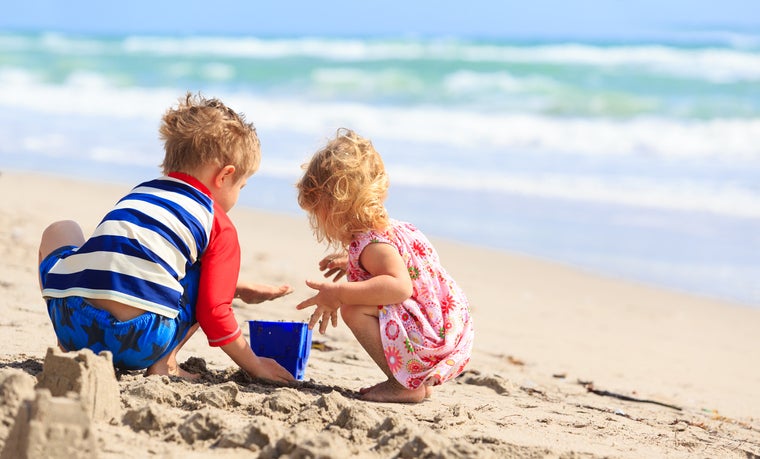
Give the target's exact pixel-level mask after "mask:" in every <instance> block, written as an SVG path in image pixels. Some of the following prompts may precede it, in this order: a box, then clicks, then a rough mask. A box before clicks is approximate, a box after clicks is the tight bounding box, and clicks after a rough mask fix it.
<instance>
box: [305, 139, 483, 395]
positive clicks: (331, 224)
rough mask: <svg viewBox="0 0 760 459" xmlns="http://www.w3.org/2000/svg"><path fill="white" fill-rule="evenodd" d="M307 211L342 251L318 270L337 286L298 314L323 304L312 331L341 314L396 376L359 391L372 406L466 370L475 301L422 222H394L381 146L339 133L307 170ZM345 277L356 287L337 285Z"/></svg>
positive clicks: (321, 289)
mask: <svg viewBox="0 0 760 459" xmlns="http://www.w3.org/2000/svg"><path fill="white" fill-rule="evenodd" d="M297 187H298V204H299V205H300V206H301V208H303V209H304V210H305V211H306V212H307V213H308V215H309V221H310V223H311V226H312V229H313V230H314V234H315V236H316V237H317V240H318V241H320V242H322V241H323V240H326V241H327V242H328V243H329V244H330V245H331V246H334V247H339V248H341V249H343V252H342V254H340V255H331V256H328V257H326V258H325V259H323V260H322V261H321V262H320V263H319V268H320V270H322V271H326V273H325V277H330V276H332V275H334V276H335V277H334V278H333V282H313V281H306V284H307V285H308V286H309V287H311V288H313V289H315V290H317V291H318V293H317V294H316V295H314V296H313V297H311V298H309V299H307V300H305V301H302V302H301V303H300V304H299V305H298V306H296V308H297V309H304V308H307V307H310V306H316V309H315V310H314V314H312V316H311V319H310V321H309V328H313V327H314V326H315V325H316V324H317V322H319V324H320V327H319V331H320V333H323V334H324V333H325V331H326V329H327V324H328V321H330V322H332V324H333V326H337V324H338V316H337V311H338V310H340V314H341V316H342V317H343V321H344V322H345V323H346V325H348V327H349V328H350V329H351V331H352V332H353V334H354V336H355V337H356V339H357V340H358V341H359V343H360V344H361V345H362V347H364V349H365V350H366V351H367V353H368V354H369V355H370V357H372V359H373V360H374V361H375V363H377V365H378V366H379V367H380V369H381V370H382V371H383V373H385V375H386V376H387V378H388V379H387V380H386V381H383V382H381V383H379V384H376V385H374V386H372V387H367V388H363V389H361V390H360V391H359V392H360V394H361V396H362V398H363V399H364V400H372V401H382V402H419V401H422V400H423V399H424V398H426V397H428V396H429V395H430V386H433V385H437V384H441V383H443V382H444V381H447V380H449V379H451V378H453V377H455V376H457V375H458V374H460V373H461V372H462V370H463V369H464V367H465V365H466V364H467V362H468V361H469V359H470V353H471V351H472V342H473V336H474V331H473V324H472V318H471V317H470V311H469V305H468V302H467V298H466V297H465V295H464V293H463V292H462V290H461V289H460V288H459V287H458V286H457V284H456V283H455V282H454V280H453V279H452V278H451V277H450V276H449V275H448V274H447V273H446V271H445V270H444V269H443V267H442V266H441V264H440V261H439V259H438V255H437V253H436V252H435V250H434V249H433V247H432V245H431V244H430V242H429V241H428V240H427V238H425V236H424V235H423V234H422V233H421V232H420V231H419V230H417V229H416V228H415V227H414V226H413V225H411V224H409V223H404V222H400V221H396V220H393V219H391V218H389V217H388V214H387V212H386V210H385V206H384V204H383V203H384V201H385V197H386V195H387V190H388V176H387V175H386V173H385V167H384V166H383V161H382V159H381V158H380V155H379V154H378V153H377V151H375V149H374V148H373V146H372V143H371V142H370V141H369V140H367V139H364V138H362V137H360V136H359V135H357V134H356V133H354V132H353V131H350V130H347V129H339V130H338V133H337V136H336V137H335V138H334V139H332V140H331V141H330V142H328V144H327V145H326V146H325V147H324V148H323V149H322V150H320V151H318V152H317V153H316V154H315V155H314V157H313V158H312V159H311V161H310V162H309V164H308V165H306V166H305V173H304V176H303V178H301V180H300V181H299V182H298V184H297ZM343 274H346V276H347V279H348V283H336V282H337V281H338V280H339V279H340V278H341V277H342V276H343Z"/></svg>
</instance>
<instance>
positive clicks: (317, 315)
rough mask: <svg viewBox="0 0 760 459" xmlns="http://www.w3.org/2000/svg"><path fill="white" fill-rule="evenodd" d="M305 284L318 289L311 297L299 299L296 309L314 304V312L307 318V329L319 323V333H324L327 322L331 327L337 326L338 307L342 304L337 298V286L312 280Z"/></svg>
mask: <svg viewBox="0 0 760 459" xmlns="http://www.w3.org/2000/svg"><path fill="white" fill-rule="evenodd" d="M306 285H308V286H309V287H311V288H313V289H315V290H318V293H317V294H316V295H314V296H313V297H311V298H308V299H306V300H303V301H301V302H300V303H299V304H298V305H297V306H296V309H299V310H300V309H306V308H308V307H309V306H316V307H317V308H316V309H315V310H314V313H313V314H312V315H311V317H310V318H309V330H311V329H313V328H314V326H315V325H316V324H317V323H319V333H321V334H323V335H324V334H325V332H326V331H327V325H328V323H332V325H333V327H337V326H338V309H340V307H341V306H342V304H341V302H340V299H339V298H338V289H339V286H337V285H334V284H332V283H326V282H314V281H310V280H307V281H306Z"/></svg>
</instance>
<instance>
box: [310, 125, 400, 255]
mask: <svg viewBox="0 0 760 459" xmlns="http://www.w3.org/2000/svg"><path fill="white" fill-rule="evenodd" d="M303 168H304V170H305V172H304V175H303V177H302V178H301V180H300V181H299V182H298V183H297V185H296V187H297V188H298V205H300V206H301V208H302V209H304V210H305V211H306V212H307V213H308V215H309V223H310V224H311V227H312V229H313V230H314V235H315V236H316V237H317V240H318V241H320V242H322V241H324V240H326V241H327V242H328V243H329V244H330V245H332V246H339V247H340V246H342V247H347V246H348V245H349V244H350V243H351V238H352V235H353V234H354V233H356V232H364V231H368V230H372V229H383V228H385V227H387V226H388V213H387V212H386V210H385V206H384V205H383V202H384V201H385V197H386V195H387V191H388V175H387V174H386V172H385V166H384V165H383V160H382V158H381V157H380V154H379V153H378V152H377V151H375V148H374V147H373V146H372V143H371V142H370V141H369V140H367V139H365V138H363V137H361V136H359V135H358V134H356V133H355V132H354V131H352V130H350V129H345V128H340V129H338V132H337V135H336V136H335V138H334V139H332V140H330V141H329V142H328V143H327V145H326V146H325V147H324V148H322V149H321V150H319V151H318V152H317V153H315V154H314V156H313V157H312V158H311V161H309V163H308V164H304V166H303Z"/></svg>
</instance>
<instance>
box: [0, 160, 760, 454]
mask: <svg viewBox="0 0 760 459" xmlns="http://www.w3.org/2000/svg"><path fill="white" fill-rule="evenodd" d="M1 172H2V173H1V174H0V193H2V194H3V195H4V196H6V199H4V200H3V202H2V203H1V204H0V224H1V226H0V228H2V230H1V231H2V232H1V233H0V241H2V245H1V246H0V247H2V251H3V255H4V257H3V258H4V260H5V261H4V263H2V264H0V280H2V283H0V290H1V291H2V292H3V293H4V295H3V299H2V300H0V301H2V306H3V311H4V315H5V317H3V318H2V319H0V324H1V325H2V330H3V336H4V338H5V339H4V342H5V343H7V344H6V345H5V346H4V348H3V351H2V353H0V370H4V371H7V370H8V369H9V368H17V367H14V362H19V361H23V360H25V359H32V360H41V359H42V358H43V357H44V356H45V352H46V350H47V348H48V347H50V346H52V345H54V344H55V340H54V335H53V332H52V327H51V326H50V324H49V320H48V318H47V313H46V312H45V311H44V303H43V302H42V299H41V298H40V296H39V290H38V288H37V285H36V266H35V265H36V250H37V244H38V240H39V235H40V234H41V231H42V229H44V227H45V226H46V225H47V224H48V223H50V222H52V221H54V220H58V219H63V218H72V219H75V220H78V221H80V222H81V223H82V226H83V229H84V230H85V233H87V232H88V231H91V230H92V229H93V228H94V226H95V225H96V224H97V222H98V221H99V219H100V218H101V217H102V215H103V214H104V213H105V212H106V211H107V210H108V209H109V208H110V206H111V205H112V204H113V202H115V200H116V199H118V198H119V197H121V195H122V194H123V193H124V192H126V191H128V189H129V188H130V187H129V186H128V185H121V184H118V185H115V184H102V183H95V182H86V181H81V180H69V179H65V178H59V177H52V176H48V175H44V174H34V173H17V172H6V171H1ZM252 186H254V187H255V183H254V184H253V185H252ZM230 215H231V218H232V220H233V222H235V224H236V226H237V228H238V232H239V236H240V239H241V246H242V251H243V253H242V260H243V261H242V266H241V277H245V278H247V279H251V280H253V281H256V282H263V283H272V284H277V283H289V284H291V285H292V286H293V287H294V289H295V291H294V293H293V294H291V295H289V296H287V297H284V298H282V299H279V300H275V301H273V302H270V303H267V304H262V305H244V304H236V305H235V312H236V315H237V317H238V320H239V321H240V322H241V324H242V323H243V322H244V321H246V320H253V319H260V320H304V319H305V318H306V317H307V316H308V313H307V312H304V311H296V310H295V308H294V306H295V304H297V303H298V302H299V301H300V300H301V299H303V298H305V297H306V296H307V295H309V293H310V289H308V288H307V287H306V286H305V285H304V280H305V279H307V278H308V279H318V278H320V277H321V273H320V272H319V271H318V269H317V261H318V260H319V259H320V258H321V257H322V256H323V255H324V254H325V250H324V248H323V247H320V246H318V245H317V244H316V241H315V240H314V238H313V236H312V235H311V232H310V230H309V228H308V225H307V222H306V218H305V217H304V218H300V219H299V218H297V217H292V216H290V215H279V214H276V213H272V212H264V211H259V210H255V209H250V208H243V207H235V208H234V209H233V210H232V211H231V212H230ZM431 240H432V242H433V244H434V245H435V247H436V249H437V250H438V252H439V255H440V257H441V260H442V262H443V264H444V266H445V267H446V269H447V270H448V271H449V272H450V273H451V274H452V276H453V277H454V278H455V279H456V280H457V282H458V283H459V284H460V285H461V286H462V288H463V289H464V290H465V292H466V293H467V295H468V297H469V300H470V304H471V307H472V312H473V317H474V320H475V327H476V338H475V349H474V351H473V358H472V361H471V363H470V364H469V366H468V367H467V369H466V371H465V373H464V374H463V375H462V376H461V377H459V378H456V380H455V381H452V382H451V384H449V383H447V384H444V385H443V386H440V388H436V391H435V393H434V397H433V399H432V400H430V401H427V402H424V403H422V404H419V405H414V406H406V405H389V404H371V403H365V402H359V401H356V400H352V399H351V398H350V397H349V402H347V405H346V406H347V407H348V408H350V409H353V410H356V412H357V413H360V414H361V416H365V417H362V419H365V420H366V419H370V420H372V422H370V421H367V424H368V426H365V427H357V429H359V430H358V431H357V432H360V433H361V435H360V437H361V438H360V439H357V440H356V442H358V443H357V444H358V445H359V446H357V448H359V449H358V450H357V451H356V454H358V455H359V456H361V457H378V456H374V455H373V453H371V451H372V448H373V445H375V446H377V445H376V443H373V442H375V441H377V439H375V440H373V439H372V437H371V435H369V432H371V431H372V429H373V428H375V425H376V423H380V422H381V421H382V419H383V418H385V417H392V418H394V419H395V418H398V419H407V420H408V421H409V422H410V423H415V424H417V425H418V428H419V429H421V430H420V431H419V432H421V433H419V435H420V436H421V438H427V439H432V438H439V436H440V437H442V438H444V439H446V440H447V441H448V442H450V444H452V445H460V443H461V442H463V441H466V442H467V443H469V444H470V446H471V447H473V448H476V449H475V450H474V452H475V453H477V454H479V455H481V456H482V457H499V456H503V455H504V454H506V452H509V451H512V454H513V455H516V454H517V451H523V452H529V451H533V452H535V451H542V452H543V453H544V454H543V456H550V457H554V456H559V455H562V454H569V453H576V454H582V455H588V457H604V456H611V457H647V456H648V457H652V456H655V457H662V456H669V457H689V456H690V455H692V454H694V453H696V452H700V453H701V454H702V455H703V456H713V457H715V456H728V457H747V454H750V453H751V454H755V455H760V413H758V412H757V408H756V407H758V406H760V393H758V391H757V388H758V387H760V368H758V366H757V365H756V362H758V361H760V348H759V347H758V346H757V343H756V338H755V337H756V333H757V330H758V329H759V327H760V310H758V309H757V308H753V307H751V306H745V305H742V304H737V303H731V302H727V301H716V300H712V299H708V298H702V297H697V296H693V295H689V294H684V293H680V292H674V291H668V290H664V289H661V288H655V287H650V286H647V285H641V284H638V283H634V282H629V281H625V280H619V279H611V278H604V277H600V276H598V275H594V274H590V273H588V272H585V271H583V270H580V269H577V268H573V267H569V266H565V265H561V264H557V263H553V262H548V261H544V260H539V259H536V258H532V257H530V256H525V255H520V254H513V253H506V252H503V251H498V250H491V249H488V248H483V247H476V246H471V245H467V244H462V243H457V242H452V241H448V240H443V239H438V238H435V237H431ZM244 333H246V332H245V328H244ZM246 336H247V333H246ZM314 338H315V340H317V341H320V342H323V343H324V344H326V346H327V347H329V348H331V349H332V350H330V351H319V350H313V351H312V353H311V357H310V360H309V364H308V367H307V370H306V379H307V380H309V381H313V382H312V383H310V384H312V386H313V387H312V386H309V385H304V387H302V388H301V389H291V388H283V389H272V391H273V392H271V393H273V394H279V395H278V397H279V398H278V399H279V400H290V401H292V403H293V404H294V405H293V408H292V409H293V410H295V411H296V412H305V410H307V407H308V406H311V405H312V404H313V403H314V402H315V400H316V399H318V398H319V397H320V396H323V397H324V396H326V395H325V392H326V391H328V390H330V388H332V387H339V388H341V390H343V391H345V393H346V394H348V395H349V396H350V394H351V393H352V391H355V390H358V388H359V387H362V386H364V385H367V384H368V383H372V382H377V381H378V380H379V379H380V378H381V373H380V371H379V369H377V368H376V367H375V366H374V365H373V364H372V363H371V362H370V361H369V357H367V356H366V354H365V353H364V352H363V350H362V349H361V348H360V347H359V345H358V344H357V343H356V342H355V340H354V339H353V337H352V336H351V334H350V332H349V331H348V330H347V329H346V327H345V326H343V324H340V325H339V327H338V328H336V329H332V328H331V329H330V330H329V332H328V334H327V335H325V336H322V335H319V334H315V335H314ZM189 357H195V358H201V359H203V360H204V361H205V364H206V365H207V367H208V369H209V371H216V372H222V373H224V372H225V371H229V369H230V368H232V367H234V364H233V363H232V362H231V361H230V360H229V358H227V356H226V355H224V353H222V352H221V351H219V350H218V349H212V348H209V346H208V345H207V343H206V341H205V336H203V334H202V333H197V334H196V335H195V336H193V337H192V338H191V340H190V341H189V342H188V344H187V346H186V347H185V348H184V349H183V350H182V351H181V352H180V355H179V361H180V362H184V361H185V360H186V359H187V358H189ZM141 378H142V377H141V376H140V377H137V376H135V377H134V378H133V377H131V376H130V377H128V378H127V379H126V380H125V381H121V382H120V384H121V386H122V404H123V405H127V404H132V405H137V404H139V403H141V401H142V399H141V398H140V397H138V396H136V395H135V394H133V393H131V392H130V391H129V387H131V386H130V385H133V384H137V381H138V380H140V379H141ZM142 379H144V380H146V381H147V380H150V379H151V378H142ZM235 381H237V380H235V379H232V382H235ZM589 382H591V383H593V387H594V388H596V389H598V391H599V392H603V391H606V392H608V393H614V394H620V395H624V396H626V397H629V399H639V400H653V401H657V402H660V403H661V404H666V405H674V406H677V407H679V408H680V411H678V410H674V409H672V408H668V407H666V406H663V405H656V404H651V403H641V402H636V401H632V400H627V401H626V400H622V399H618V398H611V397H608V396H600V395H598V393H595V392H591V391H589V388H588V385H587V384H582V383H589ZM225 384H230V381H229V380H228V381H227V382H225ZM237 384H238V385H239V384H240V383H239V382H238V383H237ZM315 385H316V386H315ZM217 386H219V384H209V385H208V388H209V390H212V389H214V388H216V387H217ZM169 387H170V388H172V389H170V390H174V391H175V392H177V393H180V394H181V393H182V390H183V389H182V388H183V387H185V383H179V382H170V383H169ZM242 387H243V388H245V386H242ZM314 387H318V388H319V390H323V392H322V393H316V394H315V393H313V391H314V390H316V389H314ZM310 388H311V389H310ZM310 390H311V391H312V392H310ZM243 392H246V393H248V392H251V390H247V391H243ZM253 392H254V393H260V392H264V393H268V392H267V390H265V389H255V390H253ZM317 392H318V391H317ZM248 396H251V395H250V394H249V395H248ZM248 396H246V397H248ZM240 397H241V398H245V397H244V396H243V395H240ZM283 397H284V398H283ZM245 400H247V401H246V402H245V403H243V408H237V407H227V408H226V410H227V411H226V412H228V413H229V415H230V421H229V422H233V421H234V422H237V423H245V422H250V419H248V418H250V416H251V414H250V413H251V412H252V411H251V410H252V408H251V407H250V406H252V405H256V404H260V403H261V400H260V399H255V400H252V401H251V400H249V399H247V398H245ZM152 402H153V403H156V401H155V400H153V401H152ZM283 403H285V402H283ZM288 403H290V402H288ZM159 404H160V403H159ZM173 408H174V409H176V410H177V412H176V413H174V412H173V414H172V416H174V417H175V418H176V419H177V420H182V419H184V418H183V416H188V412H189V411H192V410H191V409H190V408H187V409H184V408H182V407H173ZM348 408H347V409H348ZM196 409H197V406H196ZM204 409H205V408H204ZM299 410H300V411H299ZM246 413H248V414H247V416H248V417H246ZM462 413H469V414H468V415H465V414H462ZM620 413H623V414H620ZM361 416H360V417H361ZM272 417H273V418H275V419H277V420H278V421H277V422H278V423H281V424H282V425H280V424H277V425H276V426H274V427H272V428H273V429H274V430H276V431H278V432H281V434H282V435H285V432H286V431H287V430H288V429H292V428H294V427H295V426H296V425H297V424H298V422H299V420H300V418H298V417H297V416H296V417H294V416H290V417H288V416H285V415H284V414H283V413H281V412H277V413H276V414H275V415H273V416H272ZM376 418H377V419H376ZM247 419H248V420H247ZM431 419H437V421H430V420H431ZM333 421H334V419H333ZM177 422H179V421H177ZM326 422H327V421H326ZM404 422H406V421H404ZM431 422H432V424H433V426H432V427H431ZM328 424H329V423H327V424H326V425H328ZM370 424H371V425H370ZM236 425H237V424H236ZM420 426H422V427H420ZM426 426H427V427H426ZM108 429H111V430H108ZM122 429H124V430H123V431H122ZM314 429H316V430H318V431H319V432H318V435H320V436H324V435H329V429H327V427H325V426H323V427H321V428H320V427H318V426H317V427H314ZM320 429H323V430H320ZM114 431H115V432H117V433H114ZM104 432H105V433H103V434H104V435H106V434H107V435H111V436H115V437H116V438H115V441H117V443H118V442H119V441H120V442H122V443H124V444H130V442H137V443H136V445H138V447H144V448H148V447H155V445H154V443H153V442H155V441H157V440H156V437H157V435H158V434H155V432H154V434H155V435H153V434H151V433H150V432H148V433H143V435H142V436H141V435H138V434H137V433H134V432H133V430H132V429H131V428H130V427H128V426H122V425H116V426H111V427H109V428H104ZM125 432H131V433H129V434H127V433H125ZM0 433H2V432H0ZM314 435H317V434H316V433H315V434H314ZM340 435H344V436H345V435H347V434H345V433H341V434H340ZM340 435H339V436H340ZM353 435H359V434H357V433H354V434H353ZM399 435H407V436H408V434H401V433H399ZM320 438H322V437H320ZM331 438H332V437H331ZM357 438H359V437H357ZM674 439H677V441H674ZM304 441H306V440H304ZM335 441H338V440H335ZM431 441H432V440H431ZM738 441H740V442H741V444H740V445H738V446H737V444H736V442H738ZM732 442H733V443H732ZM433 443H435V442H433ZM159 444H160V443H159ZM203 445H204V443H203V442H199V443H198V444H187V443H183V442H175V443H170V444H169V445H168V446H161V448H162V449H160V450H159V451H165V452H166V453H167V455H180V454H185V453H186V452H193V451H196V452H198V451H200V450H199V449H198V448H202V447H203ZM208 445H210V443H209V444H207V445H206V446H207V447H208ZM460 446H461V448H465V446H463V445H460ZM460 446H457V447H460ZM163 448H168V450H167V449H163ZM430 448H432V446H431V447H430ZM442 448H443V447H442ZM509 448H518V449H516V450H510V449H509ZM520 448H522V449H520ZM125 451H129V449H127V450H125ZM442 451H445V450H442ZM471 452H472V451H471ZM745 453H746V454H745ZM124 454H126V453H124ZM106 456H107V457H128V456H123V455H119V454H116V453H113V454H111V455H106ZM225 457H232V456H225ZM584 457H585V456H584Z"/></svg>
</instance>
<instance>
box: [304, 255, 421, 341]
mask: <svg viewBox="0 0 760 459" xmlns="http://www.w3.org/2000/svg"><path fill="white" fill-rule="evenodd" d="M359 262H360V263H361V264H362V266H363V267H364V269H365V270H366V271H367V272H368V273H370V274H371V275H372V277H371V278H369V279H367V280H364V281H359V282H347V283H341V284H336V283H332V282H314V281H306V285H308V286H309V287H311V288H313V289H315V290H318V293H317V294H316V295H314V296H313V297H311V298H309V299H307V300H304V301H302V302H301V303H300V304H298V306H296V309H304V308H307V307H309V306H316V309H315V310H314V314H312V316H311V319H310V320H309V328H313V327H314V325H316V324H317V322H319V323H320V327H319V331H320V333H324V332H325V331H326V330H327V324H328V322H330V321H332V323H333V326H335V325H337V315H336V314H335V311H337V310H338V309H339V308H340V307H341V306H343V305H344V304H350V305H385V304H396V303H401V302H403V301H405V300H406V299H408V298H409V297H411V296H412V292H413V288H412V279H411V278H410V277H409V271H408V269H407V267H406V264H405V263H404V260H403V258H401V255H400V254H399V253H398V250H397V249H396V248H395V247H393V246H392V245H390V244H384V243H379V244H370V245H368V246H367V247H366V248H365V249H364V250H363V251H362V254H361V255H360V257H359Z"/></svg>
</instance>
